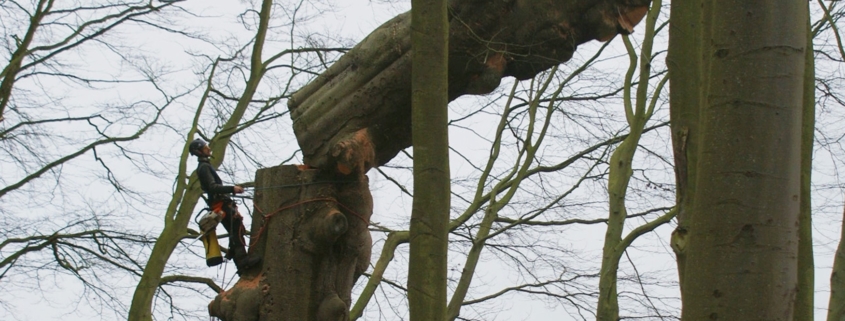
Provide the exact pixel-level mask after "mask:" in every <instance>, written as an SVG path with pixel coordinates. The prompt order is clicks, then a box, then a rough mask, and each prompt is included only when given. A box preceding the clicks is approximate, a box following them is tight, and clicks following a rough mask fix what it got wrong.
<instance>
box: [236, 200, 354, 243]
mask: <svg viewBox="0 0 845 321" xmlns="http://www.w3.org/2000/svg"><path fill="white" fill-rule="evenodd" d="M320 201H327V202H334V203H336V204H337V205H340V207H343V209H345V210H346V211H347V212H349V213H350V214H352V215H354V216H355V217H357V218H358V219H360V220H361V221H362V222H364V224H366V225H370V222H368V221H367V220H366V219H364V217H363V216H362V215H361V214H358V213H356V212H355V211H353V210H352V209H350V208H349V207H347V206H346V205H343V203H341V202H338V200H336V199H334V198H330V197H323V198H315V199H310V200H304V201H300V202H296V203H293V204H291V205H287V206H282V207H280V208H278V209H277V210H275V211H273V212H272V213H270V214H262V216H263V217H264V221H263V222H262V223H261V228H260V229H258V233H256V235H255V238H252V237H250V240H249V246H250V247H252V245H254V244H255V241H257V240H258V239H260V238H261V234H263V233H264V229H265V228H267V225H268V223H269V222H270V218H271V217H273V216H274V215H276V214H279V213H281V212H282V211H284V210H288V209H291V208H294V207H297V206H299V205H302V204H307V203H312V202H320ZM252 205H253V207H255V211H256V212H257V213H259V214H261V213H263V212H264V211H262V210H261V209H260V208H258V204H256V203H255V202H253V203H252Z"/></svg>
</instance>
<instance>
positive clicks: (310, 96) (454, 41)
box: [288, 0, 650, 174]
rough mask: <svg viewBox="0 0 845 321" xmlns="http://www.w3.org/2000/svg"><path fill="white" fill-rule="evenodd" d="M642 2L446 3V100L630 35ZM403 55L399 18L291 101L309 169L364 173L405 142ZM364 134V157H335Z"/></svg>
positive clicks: (404, 30)
mask: <svg viewBox="0 0 845 321" xmlns="http://www.w3.org/2000/svg"><path fill="white" fill-rule="evenodd" d="M649 3H650V1H647V0H568V1H563V0H510V1H478V0H455V1H451V2H450V4H449V6H450V11H449V12H450V13H451V17H450V27H449V28H450V36H449V93H448V95H449V99H450V100H452V99H455V98H457V97H460V96H462V95H466V94H472V95H482V94H487V93H490V92H491V91H493V90H494V89H496V87H498V86H499V83H500V82H501V79H502V78H503V77H507V76H511V77H515V78H517V79H529V78H532V77H534V76H535V75H537V74H538V73H540V72H542V71H545V70H548V69H549V68H551V67H553V66H556V65H558V64H560V63H563V62H565V61H568V60H569V59H570V58H572V54H573V53H574V52H575V50H576V48H577V46H578V45H580V44H582V43H585V42H587V41H591V40H600V41H607V40H610V39H612V38H613V37H614V36H615V35H617V34H619V33H625V34H627V33H630V32H632V31H633V29H634V26H636V25H637V24H638V23H639V22H640V21H641V20H642V19H643V17H644V16H645V14H646V12H647V11H648V6H649ZM410 52H411V41H410V14H409V12H406V13H403V14H401V15H399V16H396V17H395V18H393V19H391V20H390V21H388V22H386V23H385V24H383V25H382V26H380V27H379V28H377V29H376V30H374V31H373V32H372V33H371V34H370V35H369V36H367V38H365V39H364V40H363V41H361V43H359V44H358V45H357V46H355V47H354V48H353V49H352V50H350V51H349V52H348V53H346V54H345V55H344V56H343V57H341V58H340V59H339V60H338V61H337V62H336V63H335V64H334V65H332V66H331V67H329V68H328V69H327V70H326V71H325V72H323V73H322V74H321V75H319V76H318V77H317V78H315V79H314V80H312V81H311V83H309V84H308V85H306V86H304V87H303V88H302V89H300V90H299V91H298V92H297V93H296V94H294V95H293V97H292V98H291V99H290V100H289V102H288V107H289V109H290V110H291V118H292V119H293V126H294V133H295V134H296V137H297V141H298V142H299V146H300V148H302V152H303V155H304V161H305V163H306V164H307V165H309V166H313V167H316V168H335V170H336V171H339V172H347V173H350V174H351V173H353V172H366V171H367V170H369V169H370V168H371V167H374V166H380V165H383V164H385V163H387V162H388V161H390V159H392V158H393V157H394V156H396V154H397V153H398V152H399V151H400V150H402V149H404V148H407V147H409V146H410V145H411V126H410V125H411V53H410ZM363 129H366V133H367V135H368V138H369V140H368V144H357V145H356V144H353V145H355V146H360V147H367V148H372V151H362V152H349V151H347V152H342V153H337V154H336V153H335V150H334V149H335V148H336V146H338V144H343V142H344V141H348V140H349V138H350V137H351V136H354V135H355V133H358V132H360V131H361V130H363ZM350 146H352V145H350ZM350 157H352V158H350ZM355 157H359V158H360V159H355ZM370 157H372V159H370ZM350 166H351V167H350Z"/></svg>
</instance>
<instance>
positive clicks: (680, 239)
mask: <svg viewBox="0 0 845 321" xmlns="http://www.w3.org/2000/svg"><path fill="white" fill-rule="evenodd" d="M708 7H709V6H708ZM705 8H707V7H705V1H701V0H690V1H673V2H672V4H671V9H670V10H671V11H670V17H671V19H670V21H669V50H668V56H667V57H666V66H667V67H668V69H669V84H670V85H669V86H670V87H671V88H672V90H671V91H669V106H670V108H669V119H670V124H671V127H672V150H673V153H674V156H675V182H676V187H675V190H676V194H675V195H676V196H675V206H677V208H678V226H677V227H676V228H675V231H673V232H672V239H671V242H670V245H671V246H672V250H673V251H674V252H675V257H676V261H677V265H678V280H679V281H680V282H679V286H680V287H681V289H682V291H681V292H682V293H683V286H684V269H685V267H686V257H687V254H686V253H687V252H686V244H687V233H688V232H689V225H690V221H691V217H690V216H691V214H692V206H693V204H694V203H693V201H694V198H693V197H692V196H693V195H694V194H695V182H696V172H695V168H696V164H697V157H698V143H697V139H698V137H699V134H700V133H699V121H700V115H699V114H700V112H701V104H702V101H701V97H702V96H701V93H702V90H703V89H702V79H701V77H702V73H703V69H702V68H703V66H704V65H703V64H704V62H703V59H702V58H703V55H702V51H701V47H702V40H703V37H704V30H703V28H702V25H701V23H702V19H703V11H704V10H705Z"/></svg>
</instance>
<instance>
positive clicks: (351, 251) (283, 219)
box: [208, 165, 373, 321]
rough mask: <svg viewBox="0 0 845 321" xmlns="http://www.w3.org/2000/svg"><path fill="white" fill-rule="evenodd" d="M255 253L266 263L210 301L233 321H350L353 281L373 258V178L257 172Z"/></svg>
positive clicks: (287, 169)
mask: <svg viewBox="0 0 845 321" xmlns="http://www.w3.org/2000/svg"><path fill="white" fill-rule="evenodd" d="M255 182H256V193H255V211H254V213H256V215H255V217H254V218H253V224H252V233H251V235H253V237H252V240H251V241H250V243H252V244H251V246H250V249H249V250H250V253H251V254H258V255H260V256H261V257H263V258H264V261H263V263H262V265H261V266H260V267H258V268H254V269H252V270H251V271H249V272H248V273H245V274H244V275H242V276H241V278H240V280H238V282H237V283H236V284H235V285H234V286H233V287H232V288H231V289H229V290H227V291H225V292H222V293H220V294H219V295H218V296H217V297H216V298H215V299H214V300H213V301H212V302H211V303H210V304H209V307H208V309H209V314H210V315H211V316H214V317H218V318H220V319H222V320H227V321H249V320H286V321H297V320H309V321H310V320H320V321H322V320H326V321H329V320H330V321H338V320H347V319H348V317H349V316H348V313H349V307H350V304H351V297H350V296H351V292H352V285H353V284H354V283H355V280H356V279H357V278H358V277H359V276H360V275H361V274H362V273H364V271H365V270H366V268H367V266H368V264H369V263H370V249H371V247H372V240H371V238H370V233H369V230H368V229H367V226H368V221H369V219H370V215H371V214H372V209H373V207H372V206H373V205H372V204H373V203H372V197H371V195H370V191H369V186H368V181H367V177H366V176H365V175H363V174H360V175H353V176H352V177H351V178H337V177H333V176H331V175H325V173H324V172H321V171H319V170H315V169H305V168H304V167H302V168H300V167H297V166H293V165H286V166H277V167H271V168H266V169H261V170H259V171H258V172H257V173H256V180H255Z"/></svg>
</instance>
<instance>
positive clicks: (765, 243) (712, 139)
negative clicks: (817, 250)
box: [673, 0, 809, 321]
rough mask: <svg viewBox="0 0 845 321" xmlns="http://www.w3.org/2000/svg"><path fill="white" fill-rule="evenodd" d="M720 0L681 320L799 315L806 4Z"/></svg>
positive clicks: (713, 22) (708, 48)
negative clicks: (797, 296) (798, 283)
mask: <svg viewBox="0 0 845 321" xmlns="http://www.w3.org/2000/svg"><path fill="white" fill-rule="evenodd" d="M712 4H713V7H712V12H714V13H718V14H712V15H705V16H704V24H703V27H705V28H710V29H711V32H712V34H711V35H710V36H709V37H706V38H705V46H704V47H703V53H704V57H707V58H706V59H708V60H710V61H709V62H708V63H707V64H708V68H707V69H705V70H707V72H708V73H707V74H705V76H706V79H707V82H706V88H705V91H704V93H705V95H704V96H703V97H704V98H703V99H705V100H706V103H705V104H704V105H703V109H702V111H701V127H700V128H701V135H700V140H699V143H700V145H699V148H700V150H699V158H698V164H697V169H696V170H697V180H696V182H695V184H696V186H695V194H694V195H693V197H695V202H694V204H693V211H694V213H693V215H692V217H693V219H692V222H691V224H690V230H689V234H688V242H687V264H686V268H685V270H684V274H685V276H684V287H683V296H682V299H683V312H682V320H784V321H786V320H792V319H793V314H794V300H795V297H796V291H797V276H798V270H797V267H798V265H797V256H798V242H799V239H798V230H799V228H798V226H799V215H798V214H799V209H800V203H801V202H800V194H801V191H800V186H801V170H800V169H801V122H802V121H801V113H802V111H801V109H802V108H801V106H802V101H803V92H804V86H803V84H804V62H805V50H809V48H807V38H806V37H807V31H806V23H807V19H808V16H807V14H808V11H807V4H806V3H804V2H801V1H789V2H779V3H771V2H767V1H752V2H748V1H736V0H717V1H714V2H712ZM673 19H674V18H673Z"/></svg>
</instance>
